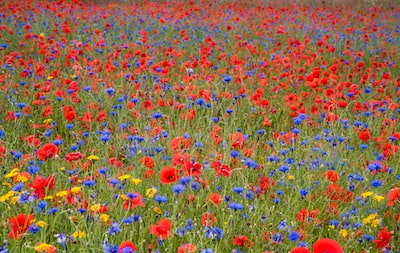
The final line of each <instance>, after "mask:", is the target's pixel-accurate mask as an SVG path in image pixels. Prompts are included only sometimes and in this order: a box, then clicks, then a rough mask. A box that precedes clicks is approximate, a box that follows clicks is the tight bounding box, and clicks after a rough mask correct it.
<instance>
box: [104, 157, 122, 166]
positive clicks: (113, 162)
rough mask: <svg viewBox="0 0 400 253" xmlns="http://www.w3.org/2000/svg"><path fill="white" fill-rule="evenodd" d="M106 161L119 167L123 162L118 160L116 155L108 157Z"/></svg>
mask: <svg viewBox="0 0 400 253" xmlns="http://www.w3.org/2000/svg"><path fill="white" fill-rule="evenodd" d="M108 163H109V164H110V165H113V166H115V167H117V168H121V167H122V166H123V165H124V164H123V162H122V161H121V160H118V158H117V157H112V158H110V159H108Z"/></svg>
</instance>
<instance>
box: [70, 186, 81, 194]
mask: <svg viewBox="0 0 400 253" xmlns="http://www.w3.org/2000/svg"><path fill="white" fill-rule="evenodd" d="M71 192H72V193H74V194H78V193H80V192H81V187H79V186H75V187H72V188H71Z"/></svg>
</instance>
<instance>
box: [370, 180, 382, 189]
mask: <svg viewBox="0 0 400 253" xmlns="http://www.w3.org/2000/svg"><path fill="white" fill-rule="evenodd" d="M381 185H382V181H381V180H379V179H374V180H372V181H371V186H372V187H375V188H379V187H380V186H381Z"/></svg>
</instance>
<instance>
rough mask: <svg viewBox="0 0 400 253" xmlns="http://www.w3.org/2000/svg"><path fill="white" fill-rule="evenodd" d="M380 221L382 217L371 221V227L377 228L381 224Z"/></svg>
mask: <svg viewBox="0 0 400 253" xmlns="http://www.w3.org/2000/svg"><path fill="white" fill-rule="evenodd" d="M380 222H381V220H380V219H375V220H373V221H372V223H371V227H374V228H376V227H377V226H378V225H379V223H380Z"/></svg>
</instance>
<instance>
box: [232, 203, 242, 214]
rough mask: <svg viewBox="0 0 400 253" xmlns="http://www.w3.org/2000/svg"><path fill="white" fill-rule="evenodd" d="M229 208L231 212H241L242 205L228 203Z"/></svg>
mask: <svg viewBox="0 0 400 253" xmlns="http://www.w3.org/2000/svg"><path fill="white" fill-rule="evenodd" d="M229 208H230V209H232V210H233V211H235V212H236V211H241V210H243V205H242V204H240V203H229Z"/></svg>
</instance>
